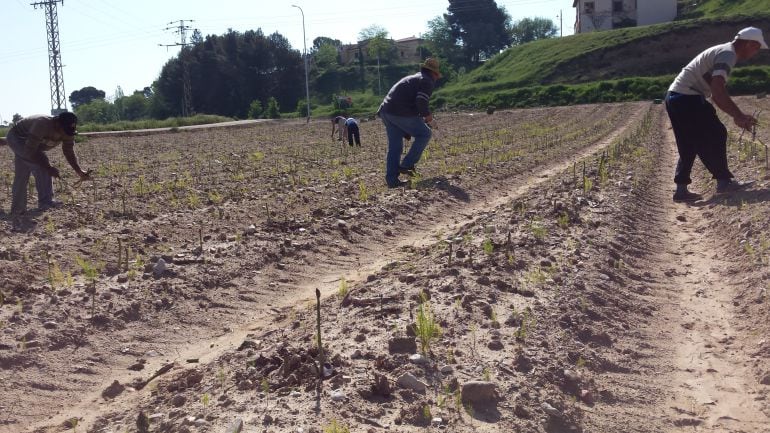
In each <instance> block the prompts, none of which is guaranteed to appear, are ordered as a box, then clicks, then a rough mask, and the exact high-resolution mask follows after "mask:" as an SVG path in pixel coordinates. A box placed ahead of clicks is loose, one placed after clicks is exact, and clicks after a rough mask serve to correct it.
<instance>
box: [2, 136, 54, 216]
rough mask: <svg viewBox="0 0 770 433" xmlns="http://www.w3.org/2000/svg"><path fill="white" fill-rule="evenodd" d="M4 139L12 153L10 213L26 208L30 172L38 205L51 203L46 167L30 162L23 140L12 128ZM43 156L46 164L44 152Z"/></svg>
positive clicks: (48, 176) (49, 176)
mask: <svg viewBox="0 0 770 433" xmlns="http://www.w3.org/2000/svg"><path fill="white" fill-rule="evenodd" d="M6 141H7V142H8V147H10V148H11V150H12V151H13V154H14V160H13V168H14V176H13V187H12V188H11V195H12V196H13V197H12V201H11V215H20V214H22V213H24V212H25V211H26V210H27V186H28V185H29V176H30V174H31V175H32V176H35V188H36V189H37V205H38V207H44V206H46V205H50V204H51V203H53V179H52V178H51V175H49V174H48V170H47V169H46V167H44V166H42V165H40V164H38V163H35V162H32V159H31V155H29V152H28V151H27V149H26V148H25V146H24V141H25V140H24V139H22V138H20V137H19V136H17V135H16V134H15V133H14V132H13V130H11V131H10V132H8V136H7V137H6ZM43 156H44V157H45V163H46V164H47V163H48V157H47V156H46V155H45V153H44V154H43Z"/></svg>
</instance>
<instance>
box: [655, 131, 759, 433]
mask: <svg viewBox="0 0 770 433" xmlns="http://www.w3.org/2000/svg"><path fill="white" fill-rule="evenodd" d="M664 126H668V125H664ZM666 137H667V140H666V150H665V151H664V165H665V166H667V167H673V166H674V164H675V162H676V154H675V152H674V150H673V149H675V144H674V139H673V135H672V133H671V132H670V131H669V133H668V134H667V136H666ZM661 184H663V185H670V179H662V180H661ZM662 190H663V191H660V194H659V196H660V199H661V202H662V203H665V204H664V212H665V219H666V222H667V223H668V224H669V226H670V227H671V230H670V236H668V237H667V239H668V242H666V243H665V245H664V252H663V256H664V258H667V260H668V263H670V264H671V267H670V268H669V269H667V270H665V272H666V275H668V276H670V280H669V287H670V292H669V294H670V298H669V302H668V304H667V305H666V306H665V307H664V311H663V312H662V313H663V315H664V316H665V317H668V318H670V319H671V320H670V321H669V322H668V323H669V324H670V329H669V332H670V334H669V338H670V344H671V347H672V348H673V351H672V352H673V353H672V355H673V359H672V367H673V371H672V373H671V374H670V377H669V379H670V380H669V381H668V382H669V383H670V387H671V391H672V392H673V393H674V395H673V396H672V401H671V402H669V407H668V408H666V412H667V414H668V416H669V418H670V419H671V420H672V422H673V427H672V429H671V430H670V431H672V432H679V431H682V432H685V431H687V432H691V431H699V432H700V431H703V432H726V431H729V432H747V433H749V432H750V433H754V432H756V433H759V432H767V431H770V418H768V417H767V416H765V415H764V414H763V412H762V411H761V406H760V405H759V404H758V402H757V400H755V397H756V396H757V395H759V394H758V392H757V390H756V389H755V388H756V387H757V386H758V382H757V380H756V379H755V378H753V374H752V372H751V369H750V367H749V364H750V359H749V356H748V354H747V353H746V352H745V351H744V350H743V349H744V345H743V343H742V341H743V339H742V336H741V335H740V333H739V331H738V330H737V329H736V328H737V326H736V324H737V316H736V314H735V311H734V305H733V302H734V299H735V294H736V291H735V287H734V286H733V285H731V283H730V282H729V277H728V275H727V272H726V271H727V270H728V269H730V268H731V267H734V266H735V265H736V264H735V263H731V262H729V261H726V260H722V259H720V258H718V254H717V252H718V251H720V249H721V248H723V246H722V241H723V239H720V234H719V233H716V232H713V231H711V230H709V228H708V227H707V226H706V222H707V221H706V218H707V217H706V216H704V215H703V210H702V208H700V207H697V206H688V205H683V204H675V203H673V202H672V201H671V197H670V195H669V194H671V192H670V191H667V190H665V189H664V188H662Z"/></svg>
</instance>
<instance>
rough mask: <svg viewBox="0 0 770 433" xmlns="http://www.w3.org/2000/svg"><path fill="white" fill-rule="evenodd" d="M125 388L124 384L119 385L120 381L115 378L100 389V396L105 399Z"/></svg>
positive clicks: (115, 395)
mask: <svg viewBox="0 0 770 433" xmlns="http://www.w3.org/2000/svg"><path fill="white" fill-rule="evenodd" d="M125 390H126V387H125V386H124V385H121V384H120V382H118V381H117V380H116V381H114V382H112V384H110V386H108V387H107V388H105V389H104V391H102V398H105V399H108V398H115V397H117V396H119V395H120V394H121V393H122V392H123V391H125Z"/></svg>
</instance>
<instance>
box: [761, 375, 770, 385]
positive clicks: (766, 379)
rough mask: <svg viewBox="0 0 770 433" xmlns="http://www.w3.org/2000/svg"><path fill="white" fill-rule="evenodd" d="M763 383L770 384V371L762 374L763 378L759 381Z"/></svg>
mask: <svg viewBox="0 0 770 433" xmlns="http://www.w3.org/2000/svg"><path fill="white" fill-rule="evenodd" d="M759 383H761V384H762V385H770V372H768V373H767V374H765V375H764V376H762V379H761V380H760V381H759Z"/></svg>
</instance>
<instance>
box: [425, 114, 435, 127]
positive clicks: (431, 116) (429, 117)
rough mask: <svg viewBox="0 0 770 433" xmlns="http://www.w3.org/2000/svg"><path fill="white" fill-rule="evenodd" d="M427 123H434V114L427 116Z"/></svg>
mask: <svg viewBox="0 0 770 433" xmlns="http://www.w3.org/2000/svg"><path fill="white" fill-rule="evenodd" d="M425 123H427V124H428V125H430V124H431V123H433V114H428V115H427V116H425Z"/></svg>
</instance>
